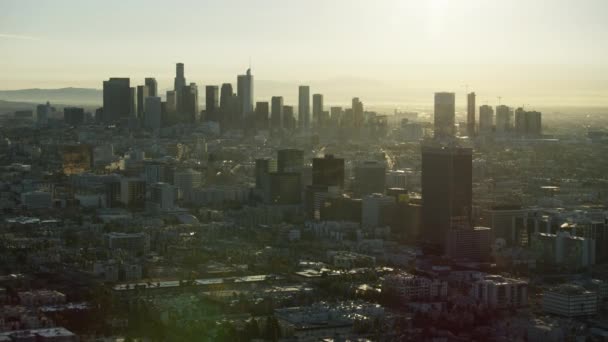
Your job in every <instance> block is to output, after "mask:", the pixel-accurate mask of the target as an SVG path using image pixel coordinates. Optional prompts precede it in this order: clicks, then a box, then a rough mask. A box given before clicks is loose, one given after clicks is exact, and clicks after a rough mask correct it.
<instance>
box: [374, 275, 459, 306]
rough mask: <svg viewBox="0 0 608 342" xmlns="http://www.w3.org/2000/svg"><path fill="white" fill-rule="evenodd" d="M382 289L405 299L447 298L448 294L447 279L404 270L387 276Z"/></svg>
mask: <svg viewBox="0 0 608 342" xmlns="http://www.w3.org/2000/svg"><path fill="white" fill-rule="evenodd" d="M382 289H383V291H387V292H388V293H392V294H395V295H396V296H398V297H399V298H401V299H402V300H404V301H416V300H432V299H445V298H447V296H448V282H447V281H445V280H439V279H431V278H427V277H422V276H416V275H413V274H409V273H404V272H402V273H396V274H389V275H387V276H385V277H384V281H383V282H382Z"/></svg>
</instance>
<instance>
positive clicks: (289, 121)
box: [283, 106, 296, 131]
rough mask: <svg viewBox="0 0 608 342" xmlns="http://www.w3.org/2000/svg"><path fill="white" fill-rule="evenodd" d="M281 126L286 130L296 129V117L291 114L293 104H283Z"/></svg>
mask: <svg viewBox="0 0 608 342" xmlns="http://www.w3.org/2000/svg"><path fill="white" fill-rule="evenodd" d="M283 128H285V129H286V130H288V131H294V130H295V129H296V117H295V116H294V114H293V106H283Z"/></svg>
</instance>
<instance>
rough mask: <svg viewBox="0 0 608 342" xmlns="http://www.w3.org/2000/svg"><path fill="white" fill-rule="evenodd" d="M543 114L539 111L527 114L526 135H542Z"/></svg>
mask: <svg viewBox="0 0 608 342" xmlns="http://www.w3.org/2000/svg"><path fill="white" fill-rule="evenodd" d="M542 130H543V129H542V114H541V113H540V112H537V111H532V112H526V134H528V135H531V136H539V135H542Z"/></svg>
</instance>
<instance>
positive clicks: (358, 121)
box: [352, 97, 365, 128]
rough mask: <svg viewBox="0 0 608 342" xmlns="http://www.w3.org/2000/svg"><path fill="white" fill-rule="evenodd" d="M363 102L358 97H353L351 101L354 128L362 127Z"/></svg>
mask: <svg viewBox="0 0 608 342" xmlns="http://www.w3.org/2000/svg"><path fill="white" fill-rule="evenodd" d="M364 119H365V118H364V117H363V102H361V101H360V100H359V98H358V97H354V98H353V101H352V123H353V125H354V126H355V127H357V128H358V127H361V126H363V121H364Z"/></svg>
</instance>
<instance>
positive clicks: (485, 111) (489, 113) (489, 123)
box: [479, 105, 494, 135]
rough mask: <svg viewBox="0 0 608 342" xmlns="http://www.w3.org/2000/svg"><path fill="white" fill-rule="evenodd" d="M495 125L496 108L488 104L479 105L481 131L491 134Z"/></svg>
mask: <svg viewBox="0 0 608 342" xmlns="http://www.w3.org/2000/svg"><path fill="white" fill-rule="evenodd" d="M493 127H494V109H493V108H492V107H490V106H488V105H483V106H480V107H479V133H482V134H485V135H487V134H490V133H492V128H493Z"/></svg>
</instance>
